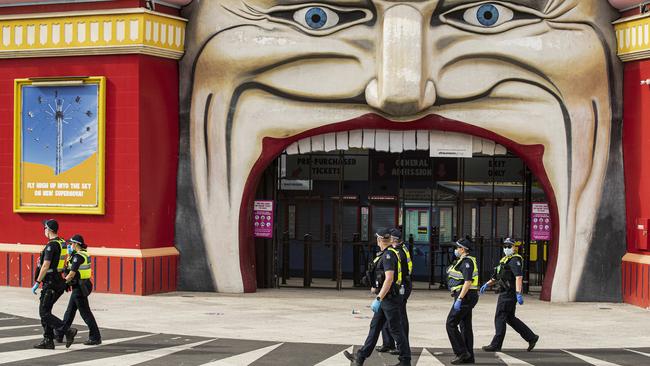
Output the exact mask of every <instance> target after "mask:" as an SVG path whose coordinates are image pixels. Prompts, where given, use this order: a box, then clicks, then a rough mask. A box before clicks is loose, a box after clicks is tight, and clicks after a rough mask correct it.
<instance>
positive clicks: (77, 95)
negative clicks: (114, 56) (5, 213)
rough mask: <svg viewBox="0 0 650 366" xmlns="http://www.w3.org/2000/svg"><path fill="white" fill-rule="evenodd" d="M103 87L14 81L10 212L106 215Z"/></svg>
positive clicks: (87, 82)
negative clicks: (12, 200)
mask: <svg viewBox="0 0 650 366" xmlns="http://www.w3.org/2000/svg"><path fill="white" fill-rule="evenodd" d="M105 84H106V83H105V78H104V77H88V78H86V77H84V78H57V79H51V78H48V79H40V78H39V79H18V80H15V108H14V141H15V142H16V143H15V145H14V212H47V213H71V214H103V213H104V128H105V127H104V126H105V125H104V124H105V114H104V110H105V88H106V87H105Z"/></svg>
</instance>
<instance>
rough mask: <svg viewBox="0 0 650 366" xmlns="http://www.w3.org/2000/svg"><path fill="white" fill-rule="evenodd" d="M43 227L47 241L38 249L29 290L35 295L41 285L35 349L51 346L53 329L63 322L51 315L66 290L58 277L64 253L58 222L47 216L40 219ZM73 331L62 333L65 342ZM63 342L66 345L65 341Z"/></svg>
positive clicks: (52, 345) (50, 347) (69, 339)
mask: <svg viewBox="0 0 650 366" xmlns="http://www.w3.org/2000/svg"><path fill="white" fill-rule="evenodd" d="M43 226H44V228H43V230H44V231H45V237H46V238H47V240H48V241H47V244H46V245H45V247H44V248H43V251H42V252H41V256H40V257H39V260H38V266H37V268H36V273H35V278H34V286H33V287H32V293H33V294H34V295H36V291H37V290H38V287H39V286H40V285H41V284H42V286H43V289H42V291H41V297H40V302H39V306H38V313H39V316H40V317H41V325H42V326H43V340H42V341H41V342H40V343H39V344H36V345H34V348H38V349H54V330H55V329H57V328H60V327H61V326H62V325H63V322H62V321H61V319H59V318H57V317H56V316H54V315H53V314H52V308H53V307H54V304H55V303H56V302H57V300H59V297H61V295H62V294H63V292H64V291H65V282H64V281H63V277H62V276H61V272H63V265H64V263H65V257H66V254H67V250H66V246H65V240H63V239H61V238H59V234H58V232H59V223H58V222H57V221H56V220H53V219H49V220H45V221H43ZM72 333H73V332H67V333H64V334H65V336H66V341H67V342H70V343H71V344H72V341H73V340H74V334H72ZM67 342H66V344H67Z"/></svg>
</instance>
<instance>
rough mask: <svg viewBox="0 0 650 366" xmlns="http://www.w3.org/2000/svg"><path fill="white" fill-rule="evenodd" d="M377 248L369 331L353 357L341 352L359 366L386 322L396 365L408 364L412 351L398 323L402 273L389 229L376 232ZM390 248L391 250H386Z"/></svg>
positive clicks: (372, 347)
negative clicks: (378, 251)
mask: <svg viewBox="0 0 650 366" xmlns="http://www.w3.org/2000/svg"><path fill="white" fill-rule="evenodd" d="M376 235H377V245H378V246H379V249H380V250H381V254H380V255H379V256H378V259H376V266H375V271H374V273H375V279H374V285H373V288H374V289H375V290H376V292H377V297H376V298H375V300H374V301H373V302H372V304H371V305H370V308H371V309H372V311H373V312H374V313H375V314H374V316H373V317H372V320H371V321H370V330H369V332H368V337H367V338H366V341H365V342H364V344H363V346H362V347H361V348H359V350H358V351H357V352H356V353H355V354H352V353H350V352H348V351H343V354H344V355H345V357H346V358H347V359H348V360H350V361H352V364H353V365H354V366H361V365H363V363H364V362H365V360H366V359H367V358H368V357H370V355H371V354H372V351H373V350H374V348H375V345H376V344H377V340H378V339H379V335H380V333H381V329H382V328H383V327H384V324H386V323H387V322H388V324H389V327H390V331H391V334H392V335H393V337H395V341H396V343H397V347H398V348H399V350H400V354H399V357H398V359H399V362H398V363H397V364H396V366H397V365H399V366H410V365H411V348H410V346H409V342H408V339H407V338H405V337H403V336H402V325H401V324H400V315H399V308H400V305H401V303H402V300H401V296H400V294H399V288H400V286H401V283H402V273H401V266H400V262H399V258H398V256H397V255H396V251H394V250H390V249H392V247H391V239H390V232H389V230H388V229H381V230H379V231H378V232H377V234H376ZM389 248H390V249H389Z"/></svg>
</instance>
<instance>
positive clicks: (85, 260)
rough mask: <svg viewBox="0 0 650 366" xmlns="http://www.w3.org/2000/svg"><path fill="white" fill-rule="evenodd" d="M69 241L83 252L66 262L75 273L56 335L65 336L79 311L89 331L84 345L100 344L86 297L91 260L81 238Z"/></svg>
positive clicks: (74, 237)
mask: <svg viewBox="0 0 650 366" xmlns="http://www.w3.org/2000/svg"><path fill="white" fill-rule="evenodd" d="M70 241H71V242H76V243H81V244H82V247H83V248H84V250H82V251H81V252H75V253H74V255H73V256H72V258H71V260H70V261H69V262H68V265H69V267H68V268H69V271H71V272H75V276H74V277H73V278H72V279H71V280H70V281H69V285H70V286H71V287H72V293H71V295H70V301H69V302H68V308H67V309H66V311H65V315H64V317H63V323H64V326H63V327H61V328H59V329H57V333H58V334H60V335H63V334H65V332H66V331H67V330H68V329H69V328H70V326H71V325H72V322H73V321H74V318H75V313H76V312H77V310H79V314H80V315H81V318H82V319H83V321H84V322H85V323H86V325H87V326H88V330H89V331H90V333H89V334H88V341H86V342H85V344H86V345H96V344H101V339H102V337H101V335H100V333H99V327H97V321H96V320H95V317H94V316H93V313H92V311H91V310H90V305H89V303H88V296H89V295H90V293H91V292H92V288H93V284H92V282H91V281H90V277H91V275H92V272H91V268H90V266H91V258H90V255H89V254H88V252H86V250H85V247H86V245H85V243H84V242H83V237H81V235H75V236H73V237H72V239H71V240H70Z"/></svg>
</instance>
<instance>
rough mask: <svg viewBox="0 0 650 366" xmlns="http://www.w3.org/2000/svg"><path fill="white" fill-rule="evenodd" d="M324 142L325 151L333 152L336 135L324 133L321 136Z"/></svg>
mask: <svg viewBox="0 0 650 366" xmlns="http://www.w3.org/2000/svg"><path fill="white" fill-rule="evenodd" d="M323 139H324V140H325V151H334V150H336V134H335V133H326V134H325V135H323Z"/></svg>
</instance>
